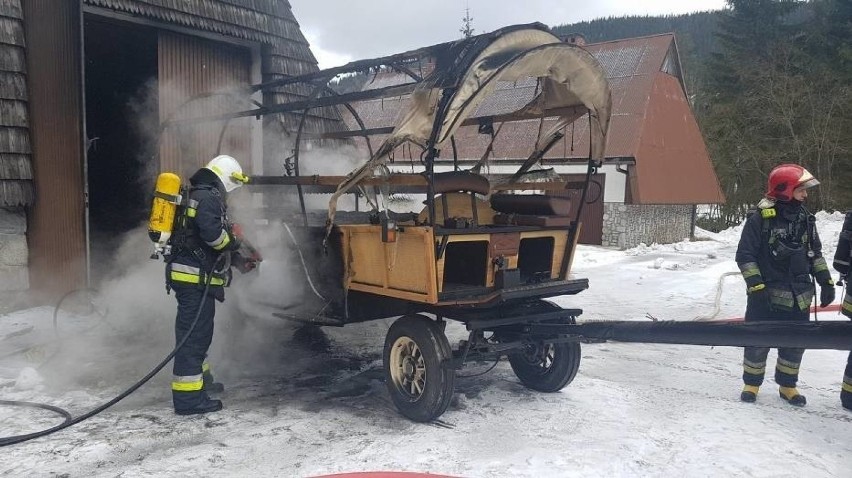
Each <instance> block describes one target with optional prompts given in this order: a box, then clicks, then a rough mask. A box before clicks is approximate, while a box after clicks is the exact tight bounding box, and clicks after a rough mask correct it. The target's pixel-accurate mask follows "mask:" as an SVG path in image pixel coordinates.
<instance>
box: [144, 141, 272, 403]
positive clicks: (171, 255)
mask: <svg viewBox="0 0 852 478" xmlns="http://www.w3.org/2000/svg"><path fill="white" fill-rule="evenodd" d="M189 182H190V186H188V187H187V188H185V189H184V190H183V191H182V192H183V194H180V193H181V186H180V178H178V176H176V175H174V174H172V173H163V174H161V175H160V176H159V178H158V179H157V190H156V192H155V198H154V205H153V209H152V211H151V218H150V223H149V230H148V233H149V235H150V237H151V240H152V241H154V242H155V256H156V255H157V253H162V254H163V258H164V259H165V261H166V290H167V291H168V290H174V291H175V296H176V297H177V302H178V307H177V318H176V319H175V339H176V341H177V343H180V342H181V341H182V340H183V338H184V336H186V335H187V333H188V332H189V330H190V326H191V325H192V324H193V322H196V318H197V322H196V323H195V327H194V328H193V329H192V333H191V334H190V335H189V337H188V338H187V339H186V342H185V343H184V344H183V346H182V347H180V349H178V351H177V352H176V353H175V357H174V368H173V373H174V377H173V379H172V400H173V402H174V409H175V413H177V414H179V415H192V414H198V413H208V412H215V411H217V410H220V409H221V408H222V402H221V401H219V400H212V399H211V398H210V397H209V396H208V393H217V392H221V391H223V390H224V386H223V385H222V384H221V383H217V382H214V381H213V375H212V373H211V371H210V367H209V365H208V363H207V360H206V357H207V349H208V348H209V347H210V343H211V341H212V339H213V316H214V315H215V312H216V310H215V301H220V302H221V301H223V300H224V299H225V292H224V287H225V286H227V285H228V284H229V283H230V279H231V272H230V268H231V267H232V266H233V267H236V268H237V269H238V270H239V271H240V272H243V273H245V272H248V271H250V270H252V269H254V268H255V267H256V266H257V263H258V262H260V260H261V258H260V256H259V255H257V253H256V250H255V249H254V248H253V247H251V246H250V244H249V243H248V242H247V241H245V240H244V238H243V237H242V232H241V231H240V229H239V227H238V225H235V224H233V223H231V221H230V220H229V219H228V206H227V196H228V193H230V192H231V191H233V190H234V189H236V188H237V187H239V186H241V185H243V184H245V183H246V182H248V177H247V176H245V175H244V174H243V172H242V167H241V166H240V164H239V163H238V162H237V160H236V159H234V158H232V157H231V156H227V155H220V156H216V157H215V158H213V159H212V160H210V162H208V163H207V165H206V166H204V167H203V168H201V169H199V170H198V171H196V172H195V174H193V175H192V177H190V178H189ZM241 244H244V245H243V247H241Z"/></svg>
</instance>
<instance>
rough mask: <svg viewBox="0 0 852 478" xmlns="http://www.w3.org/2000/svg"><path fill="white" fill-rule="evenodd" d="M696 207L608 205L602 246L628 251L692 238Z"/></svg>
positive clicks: (604, 217)
mask: <svg viewBox="0 0 852 478" xmlns="http://www.w3.org/2000/svg"><path fill="white" fill-rule="evenodd" d="M692 208H693V206H692V205H689V204H687V205H647V204H642V205H637V204H620V203H605V204H604V215H603V240H602V245H604V246H611V247H619V248H621V249H628V248H631V247H635V246H638V245H639V244H640V243H645V244H652V243H655V242H656V243H658V244H671V243H673V242H680V241H682V240H684V239H688V238H689V237H691V236H692Z"/></svg>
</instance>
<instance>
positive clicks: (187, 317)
mask: <svg viewBox="0 0 852 478" xmlns="http://www.w3.org/2000/svg"><path fill="white" fill-rule="evenodd" d="M172 288H173V290H174V291H175V296H176V297H177V302H178V307H177V318H176V319H175V340H176V343H180V341H181V340H182V339H183V337H184V336H185V335H186V333H187V331H188V330H189V327H190V326H191V325H192V321H193V320H195V317H196V315H198V323H197V324H195V328H194V329H193V330H192V335H190V336H189V338H188V339H187V340H186V342H185V343H184V344H183V347H181V348H180V349H179V350H178V351H177V353H176V354H175V358H174V368H173V374H174V377H173V378H172V400H173V402H174V407H175V411H187V410H195V409H199V408H203V407H204V406H206V405H207V404H208V402H209V401H210V398H209V397H208V396H207V393H206V392H205V391H204V388H205V387H204V385H205V382H206V383H208V384H211V383H213V376H212V374H211V372H210V366H209V364H208V363H207V362H206V357H207V349H208V348H210V343H211V342H212V340H213V316H214V315H215V313H216V299H215V298H214V297H213V294H212V293H209V291H208V295H207V297H206V298H205V297H204V289H203V288H200V287H199V286H198V285H190V284H187V285H182V284H173V286H172ZM199 309H200V312H199Z"/></svg>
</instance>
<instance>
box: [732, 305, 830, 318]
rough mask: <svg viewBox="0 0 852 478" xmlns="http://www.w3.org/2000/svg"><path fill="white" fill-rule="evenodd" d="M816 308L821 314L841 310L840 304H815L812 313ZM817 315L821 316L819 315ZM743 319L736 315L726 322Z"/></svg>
mask: <svg viewBox="0 0 852 478" xmlns="http://www.w3.org/2000/svg"><path fill="white" fill-rule="evenodd" d="M814 309H816V312H817V314H819V313H820V312H839V311H840V304H828V305H827V306H825V307H817V306H815V305H814V306H811V313H812V314H813V313H814ZM817 317H819V316H818V315H817ZM743 320H744V319H743V317H735V318H733V319H728V320H726V321H724V322H742V321H743Z"/></svg>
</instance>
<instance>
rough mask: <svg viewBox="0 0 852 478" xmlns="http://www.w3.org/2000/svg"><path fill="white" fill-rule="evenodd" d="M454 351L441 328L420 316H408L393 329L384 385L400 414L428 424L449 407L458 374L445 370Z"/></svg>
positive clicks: (387, 343) (387, 344) (388, 341)
mask: <svg viewBox="0 0 852 478" xmlns="http://www.w3.org/2000/svg"><path fill="white" fill-rule="evenodd" d="M450 358H452V350H451V349H450V343H449V342H448V341H447V337H446V336H445V335H444V331H443V330H442V329H441V327H440V325H438V323H437V322H435V321H434V320H431V319H429V318H427V317H424V316H421V315H408V316H405V317H402V318H400V319H398V320H397V321H396V322H394V323H393V325H391V327H390V330H388V335H387V337H386V338H385V350H384V366H385V383H386V385H387V388H388V393H390V396H391V399H392V400H393V403H394V404H395V405H396V408H397V409H399V411H400V413H402V414H403V415H405V416H406V417H408V418H410V419H412V420H414V421H417V422H427V421H430V420H434V419H435V418H437V417H439V416H441V414H442V413H444V411H446V410H447V407H448V406H449V405H450V399H451V398H452V396H453V387H454V386H455V370H453V369H452V368H448V367H444V361H445V360H449V359H450Z"/></svg>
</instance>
